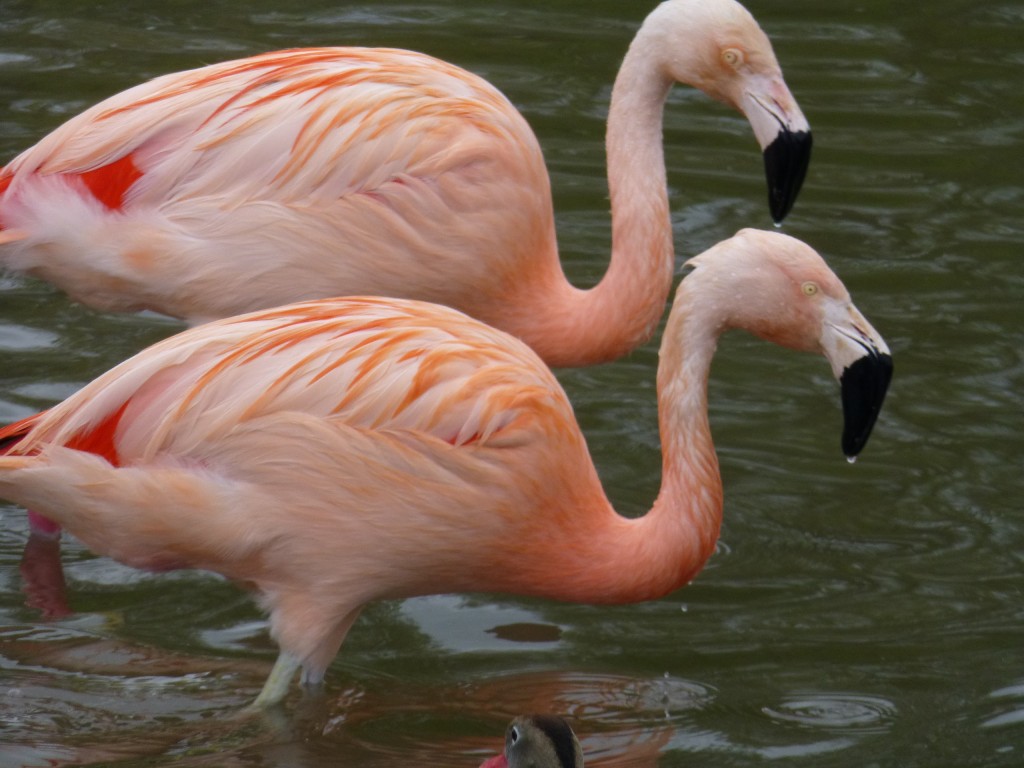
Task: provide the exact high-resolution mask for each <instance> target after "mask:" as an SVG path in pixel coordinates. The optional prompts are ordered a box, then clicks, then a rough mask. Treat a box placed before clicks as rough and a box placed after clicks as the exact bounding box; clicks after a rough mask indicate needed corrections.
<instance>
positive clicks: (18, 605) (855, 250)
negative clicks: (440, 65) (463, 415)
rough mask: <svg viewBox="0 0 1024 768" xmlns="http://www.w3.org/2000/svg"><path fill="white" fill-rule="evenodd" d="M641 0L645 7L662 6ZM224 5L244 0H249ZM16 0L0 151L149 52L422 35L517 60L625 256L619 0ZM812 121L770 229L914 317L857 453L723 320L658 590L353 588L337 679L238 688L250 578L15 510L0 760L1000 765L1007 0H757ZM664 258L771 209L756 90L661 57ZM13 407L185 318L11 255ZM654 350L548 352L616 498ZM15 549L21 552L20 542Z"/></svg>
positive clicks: (573, 172) (831, 398) (758, 220)
mask: <svg viewBox="0 0 1024 768" xmlns="http://www.w3.org/2000/svg"><path fill="white" fill-rule="evenodd" d="M652 4H653V3H650V4H648V5H652ZM232 5H234V7H231V6H232ZM279 6H280V4H277V5H272V4H270V3H268V2H265V0H257V2H251V3H246V4H210V3H198V2H191V1H189V2H180V3H175V4H171V5H166V4H165V6H160V7H159V8H158V7H157V6H156V5H154V4H152V3H141V2H136V1H135V0H131V1H129V2H122V3H118V4H115V5H111V6H105V5H102V4H100V5H96V4H88V3H81V2H77V0H62V2H60V3H34V4H23V3H22V4H18V3H13V4H11V3H8V4H7V5H6V6H4V13H3V14H2V18H3V24H2V25H0V41H2V45H0V104H2V106H3V107H4V109H3V110H2V112H0V114H2V115H3V119H2V121H0V127H2V129H0V155H2V157H3V158H8V157H11V156H13V155H14V154H15V153H16V152H17V151H18V150H19V149H22V148H24V147H26V146H28V145H29V144H31V143H32V142H34V141H35V140H37V139H38V138H39V137H41V136H42V135H43V134H44V133H45V132H46V131H48V130H50V129H52V128H53V127H55V126H56V125H58V124H59V123H60V122H62V121H63V120H65V119H67V117H69V116H70V115H72V114H75V113H77V112H79V111H81V110H82V109H83V108H85V107H86V106H88V105H89V104H91V103H93V102H95V101H97V100H99V99H100V98H103V97H105V96H107V95H110V94H111V93H113V92H116V91H118V90H121V89H123V88H126V87H128V86H130V85H133V84H135V83H137V82H139V81H140V80H142V79H145V78H147V77H150V76H153V75H156V74H159V73H162V72H168V71H174V70H179V69H184V68H186V67H191V66H195V65H197V64H200V63H207V62H212V61H215V60H220V59H225V58H230V57H235V56H240V55H245V54H247V53H251V52H256V51H262V50H267V49H272V48H278V47H286V46H291V45H308V44H321V43H322V44H334V43H337V44H368V43H373V44H381V45H395V46H403V47H411V48H416V49H420V50H424V51H427V52H429V53H433V54H435V55H439V56H441V57H443V58H446V59H448V60H451V61H454V62H456V63H458V64H460V65H463V66H466V67H468V68H470V69H472V70H474V71H476V72H479V73H480V74H482V75H484V76H485V77H487V78H489V79H490V80H492V81H493V82H495V83H496V84H498V85H499V87H501V88H502V89H503V90H504V91H505V92H506V93H507V94H508V95H509V97H510V98H511V99H512V101H513V102H514V103H515V104H516V105H517V106H518V107H519V108H520V109H521V110H522V111H523V113H524V114H525V115H526V116H527V118H528V119H529V120H530V122H531V124H532V125H533V126H534V128H535V130H536V131H537V133H538V135H539V136H540V138H541V141H542V144H543V146H544V149H545V155H546V158H547V161H548V164H549V168H550V169H551V173H552V179H553V185H554V190H555V196H556V210H557V211H558V227H559V237H560V245H561V250H562V253H563V254H564V258H565V261H566V265H567V266H566V268H567V271H568V272H569V274H570V276H571V277H572V278H573V279H574V280H575V281H576V282H578V283H579V284H590V283H593V282H594V281H595V280H596V279H597V278H598V276H599V275H600V274H601V273H602V272H603V270H604V268H605V266H606V261H607V254H608V232H609V223H608V212H607V208H608V202H607V198H606V194H607V190H606V186H605V182H604V179H603V174H604V161H603V151H602V140H603V119H604V112H605V109H606V106H607V99H608V94H609V90H610V84H611V81H612V78H613V76H614V72H615V69H616V67H617V65H618V61H619V59H620V57H621V55H622V53H623V52H624V50H625V47H626V45H627V44H628V41H629V38H630V35H631V33H632V30H633V29H634V28H635V26H636V24H637V23H638V21H639V19H640V17H641V16H642V15H643V11H644V10H646V9H645V8H644V9H641V8H640V7H639V6H637V5H635V4H630V3H621V2H617V1H615V2H613V0H593V2H589V3H587V4H586V8H585V9H584V8H583V6H581V5H580V4H578V3H571V2H565V1H564V0H550V1H549V2H546V3H543V4H536V3H521V2H520V3H510V2H506V0H495V1H494V2H487V3H482V2H478V3H463V2H455V1H454V0H434V1H433V2H426V3H414V2H409V0H402V1H401V2H388V1H387V0H381V2H374V3H354V4H353V3H343V4H341V5H340V6H339V4H338V3H336V2H330V3H329V2H321V1H320V0H311V1H310V2H308V3H304V4H303V6H302V7H301V8H298V7H295V8H282V7H279ZM749 6H750V8H751V9H752V10H753V11H754V13H755V15H757V16H758V18H759V19H760V20H761V21H762V23H763V25H764V26H765V28H766V29H767V31H768V32H769V34H770V35H771V36H772V38H773V40H774V42H775V47H776V51H777V53H778V55H779V58H780V60H781V61H782V63H783V66H784V68H785V71H786V77H787V80H788V82H789V84H790V85H791V86H792V89H793V91H794V93H795V94H796V96H797V98H798V99H799V101H800V103H801V106H802V107H803V109H804V111H805V113H806V114H807V116H808V119H809V120H810V122H811V124H812V127H813V129H814V132H815V156H814V159H813V162H812V164H811V169H810V172H809V175H808V179H807V183H806V185H805V188H804V190H803V193H802V195H801V198H800V200H799V201H798V202H797V205H796V207H795V209H794V212H793V215H792V216H791V217H790V219H788V220H787V222H786V228H785V231H787V232H788V233H790V234H793V235H795V236H798V237H801V238H803V239H805V240H807V241H808V242H810V243H811V244H813V245H814V246H815V247H816V248H817V249H818V250H820V251H821V252H822V253H823V254H824V255H825V256H826V257H827V258H828V260H829V261H830V263H831V264H832V266H833V267H834V268H835V269H836V271H837V272H838V273H839V275H840V276H841V277H842V278H843V279H844V281H845V282H846V284H847V285H848V286H849V287H850V289H851V292H852V293H853V295H854V298H855V300H856V301H857V304H858V305H859V306H860V307H861V308H862V309H863V310H864V311H865V313H866V314H867V315H868V316H870V317H871V318H872V321H873V322H874V324H875V325H876V327H878V329H879V330H880V331H881V332H882V334H883V335H884V336H885V337H886V339H887V341H888V342H889V343H890V346H891V347H892V348H893V352H894V358H895V362H896V376H895V379H894V383H893V388H892V391H891V393H890V396H889V399H888V402H887V403H886V408H885V411H884V412H883V414H882V416H881V419H880V421H879V425H878V427H877V428H876V433H875V435H874V437H873V438H872V443H871V445H870V446H869V448H868V450H867V451H866V452H865V454H864V455H863V456H862V458H861V460H860V461H858V462H857V464H856V465H853V466H850V465H847V464H846V463H845V462H843V461H842V457H841V455H840V452H839V450H838V430H839V413H838V406H837V398H836V391H835V385H834V382H832V381H831V377H830V376H829V375H828V371H827V370H824V369H823V368H822V366H821V365H820V362H819V361H816V360H812V359H809V358H808V359H805V358H803V357H799V356H795V355H791V354H789V355H787V354H785V353H783V352H780V351H779V350H776V349H769V348H766V347H765V346H764V345H761V344H758V343H755V342H753V341H750V340H747V339H744V338H726V339H724V340H723V343H722V345H721V350H720V356H719V358H718V359H717V360H716V363H715V369H714V380H713V382H712V386H711V402H712V423H713V428H714V434H715V439H716V444H717V445H718V447H719V452H720V456H721V460H722V468H723V475H724V480H725V490H726V517H725V522H724V525H723V539H722V542H721V544H720V546H719V548H718V550H717V552H716V554H715V556H714V557H713V558H712V561H711V562H710V564H709V566H708V567H707V568H706V569H705V571H704V572H703V573H702V574H701V575H700V576H699V577H698V579H697V580H696V581H695V582H694V584H692V585H691V586H690V587H688V588H687V589H686V590H685V591H682V592H680V593H679V594H678V595H673V596H670V597H669V598H666V599H664V600H660V601H655V602H653V603H648V604H645V605H638V606H624V607H616V608H593V607H588V606H570V605H556V604H550V603H546V602H543V601H533V600H515V599H505V598H502V599H495V598H492V597H489V596H471V597H451V598H449V597H438V598H427V599H423V600H418V601H409V602H407V603H403V604H383V605H379V606H374V607H372V608H371V609H369V610H368V611H367V612H366V614H365V615H364V616H363V617H362V618H361V619H360V621H359V622H358V623H357V625H356V627H355V628H354V630H353V632H352V634H351V636H350V638H349V639H348V640H347V641H346V644H345V648H344V649H343V650H342V653H341V654H340V655H339V658H338V661H337V662H336V663H335V664H334V666H333V667H332V669H331V670H330V672H329V675H328V680H327V685H326V687H325V689H324V691H323V693H322V694H321V695H320V696H306V697H303V696H301V695H300V694H299V693H298V691H296V692H295V693H294V694H293V696H292V697H291V698H290V699H289V706H288V708H287V709H286V710H284V711H282V712H279V713H277V716H276V717H273V718H266V719H252V718H248V719H246V718H240V717H239V716H238V713H239V711H240V710H241V708H242V707H243V706H244V704H245V703H247V702H248V701H250V700H251V699H252V698H253V697H254V696H255V694H256V692H257V691H258V690H259V687H260V685H261V684H262V682H263V679H264V676H265V675H266V673H267V670H268V669H269V667H270V665H271V663H272V661H273V658H274V655H275V649H274V647H273V644H272V643H271V641H270V640H269V639H268V638H267V636H266V631H265V623H264V622H263V620H262V617H261V615H260V613H259V612H258V610H257V609H256V608H255V606H254V605H253V604H252V603H251V601H250V600H249V598H248V597H247V596H246V595H244V594H243V593H242V592H240V591H239V590H238V589H237V588H236V587H235V586H234V585H231V584H228V583H226V582H224V581H222V580H219V579H215V578H212V577H209V576H206V575H203V574H194V573H185V574H162V575H148V574H138V573H137V572H134V571H131V570H130V569H126V568H122V567H120V566H117V565H115V564H112V563H111V562H110V561H107V560H103V559H102V558H94V557H92V556H91V555H90V554H89V553H87V552H86V551H85V550H84V549H83V548H82V547H81V546H80V545H78V544H77V543H76V542H74V541H71V540H67V539H65V541H64V542H63V543H62V547H61V549H62V553H61V557H62V559H63V562H64V565H65V570H64V573H65V575H66V578H67V584H66V590H65V589H64V588H63V585H62V584H61V582H60V571H59V570H58V569H54V568H53V565H54V563H55V559H54V558H55V554H56V549H55V547H54V546H53V543H52V542H50V543H47V542H46V541H45V540H42V539H38V540H30V539H29V535H28V526H27V524H26V522H25V516H24V512H23V511H21V510H18V509H16V508H13V507H9V506H3V507H0V765H2V766H7V765H11V766H17V765H29V766H36V765H38V766H44V765H46V766H57V765H82V764H90V763H93V764H97V763H98V764H108V765H109V764H117V765H120V766H133V765H135V766H141V765H147V766H153V765H175V766H232V765H239V766H241V765H245V766H253V765H259V766H277V765H280V766H310V767H314V766H326V765H338V764H343V765H346V766H389V768H390V767H391V766H395V765H399V764H409V765H416V764H422V765H445V766H467V767H468V766H476V765H479V763H480V762H481V761H482V760H483V759H484V758H485V757H487V756H490V755H492V754H494V753H496V752H497V751H498V750H499V749H500V747H501V742H502V734H503V732H504V728H505V725H506V723H507V721H508V719H509V718H511V717H512V716H513V715H515V714H519V713H521V712H528V711H554V712H561V713H563V714H567V715H569V716H571V717H573V718H575V721H574V725H575V727H576V729H577V731H578V733H579V734H580V737H581V740H582V742H583V745H584V748H585V751H586V753H587V755H588V763H587V764H588V766H590V765H596V766H606V767H607V766H645V765H655V764H657V765H659V766H676V765H686V766H692V765H716V766H745V765H755V764H756V765H760V764H763V763H764V762H766V761H783V762H786V763H787V764H789V763H793V764H796V765H814V766H816V768H827V767H828V766H847V765H850V766H852V765H856V766H866V765H874V766H900V767H901V768H903V767H905V766H929V767H931V766H937V765H979V766H1016V765H1019V764H1020V762H1021V752H1022V751H1024V683H1022V674H1024V646H1022V644H1021V642H1020V628H1021V624H1022V620H1024V609H1022V608H1021V605H1022V600H1021V598H1022V592H1024V590H1022V583H1021V579H1022V576H1021V572H1022V568H1021V565H1022V562H1021V553H1022V552H1024V520H1022V510H1021V503H1020V499H1021V498H1024V493H1022V491H1024V484H1022V482H1021V479H1020V476H1021V463H1020V458H1019V457H1020V456H1021V454H1022V444H1021V443H1022V441H1021V434H1022V432H1024V430H1022V427H1024V419H1022V415H1024V414H1022V410H1021V407H1020V393H1021V392H1022V391H1024V365H1022V364H1021V353H1020V350H1021V349H1024V331H1022V326H1024V324H1022V323H1021V319H1022V310H1021V307H1022V306H1024V304H1022V300H1024V269H1022V268H1021V245H1020V244H1021V242H1022V241H1024V183H1022V180H1021V176H1020V163H1019V158H1020V156H1021V150H1022V145H1024V97H1022V95H1021V90H1020V87H1019V83H1020V77H1019V70H1020V65H1021V63H1022V62H1024V56H1022V54H1021V49H1020V44H1019V38H1020V25H1021V22H1022V21H1024V13H1022V11H1021V9H1020V8H1019V5H1018V4H1014V3H1010V2H1002V3H1000V2H997V3H994V4H988V5H987V6H981V5H978V4H971V3H962V2H954V1H953V0H938V1H937V2H934V3H930V4H926V5H908V6H900V5H898V4H891V3H878V2H874V3H872V2H868V3H864V2H859V3H848V2H838V3H829V4H821V3H810V2H807V1H806V0H795V2H791V3H785V4H778V3H767V2H763V1H760V0H759V1H758V2H754V1H753V0H751V2H750V3H749ZM665 140H666V160H667V164H668V167H669V185H670V193H671V200H672V207H673V223H674V225H675V227H676V232H677V238H676V243H677V248H678V251H679V255H680V261H681V260H682V258H683V257H685V256H689V255H692V254H694V253H696V252H699V251H700V250H702V249H703V248H705V247H707V246H709V245H710V244H712V243H714V242H716V241H718V240H720V239H723V238H724V237H727V236H729V235H731V234H732V233H733V232H734V231H735V230H736V229H739V228H740V227H743V226H760V227H767V226H769V225H770V222H769V221H767V217H766V214H765V211H764V201H763V194H764V192H763V179H762V178H761V168H760V160H759V158H757V157H756V156H755V152H754V147H753V146H752V142H751V141H750V137H749V130H748V128H747V127H746V125H745V123H744V121H743V119H742V118H741V117H740V116H738V115H732V114H730V113H728V112H726V111H724V109H723V108H722V107H721V105H717V104H713V103H710V102H708V101H707V100H706V99H704V98H703V97H700V96H699V95H697V94H695V93H693V92H692V91H688V90H685V89H677V90H676V91H675V92H674V93H673V95H672V97H671V99H670V101H669V104H668V108H667V110H666V126H665ZM0 293H2V296H3V302H0V371H2V374H0V420H2V421H5V422H6V421H12V420H14V419H18V418H22V417H24V416H27V415H29V414H31V413H33V412H35V411H38V410H41V409H44V408H46V407H48V406H50V405H52V404H53V403H54V402H56V401H58V400H60V399H61V398H63V397H65V396H67V395H68V394H70V393H71V392H73V391H74V390H75V389H77V388H78V387H80V386H81V385H82V384H83V383H84V382H86V381H88V380H89V379H90V378H92V377H93V376H95V375H96V374H97V373H99V372H101V371H103V370H105V369H107V368H109V367H110V366H112V365H114V364H115V363H117V362H119V361H120V360H122V359H123V358H124V357H127V356H128V355H129V354H131V353H132V352H134V351H136V350H138V349H141V348H142V347H144V346H146V345H148V344H151V343H153V342H154V341H156V340H157V339H159V338H162V337H164V336H166V335H168V334H169V333H172V332H173V331H175V330H177V329H178V328H180V325H179V324H177V323H175V322H172V321H168V320H166V319H164V318H157V317H154V316H151V315H140V316H128V317H114V316H100V315H96V314H94V313H91V312H88V311H86V310H84V309H82V308H80V307H77V306H75V305H72V304H70V303H69V302H67V301H66V300H65V299H64V298H63V297H62V296H60V295H57V294H55V293H54V292H53V291H52V290H50V289H49V288H47V287H46V286H44V285H41V284H39V283H35V282H33V281H30V280H23V279H14V278H4V279H3V280H2V281H0ZM655 350H656V347H655V346H654V344H653V343H652V344H651V345H648V346H647V347H645V348H643V349H641V350H638V351H637V352H635V353H634V354H633V355H631V356H630V357H629V358H628V359H626V360H622V361H620V362H618V363H616V364H614V365H609V366H602V367H600V368H596V369H588V370H581V371H565V372H561V373H560V374H559V375H560V378H561V379H562V381H563V382H564V383H565V385H566V388H567V390H568V391H569V394H570V397H571V398H572V400H573V403H574V406H575V407H576V409H577V413H578V416H579V418H580V421H581V423H582V424H583V426H584V429H585V431H586V433H587V436H588V439H589V440H590V442H591V448H592V451H593V453H594V455H595V459H596V461H597V463H598V467H599V469H600V471H601V474H602V478H603V480H604V482H605V484H606V487H607V488H608V492H609V495H610V496H611V498H612V500H613V501H614V502H615V504H616V505H617V506H618V507H619V508H620V509H622V510H623V511H624V512H626V513H628V514H638V513H641V512H642V511H644V510H646V509H647V508H648V507H649V505H650V502H651V500H652V497H653V495H654V493H655V492H656V490H657V487H658V479H659V476H658V473H659V470H660V455H659V447H658V439H657V432H656V410H655V405H654V395H653V386H654V369H655V366H656V364H657V354H656V351H655ZM26 543H28V544H29V550H28V551H27V552H26V553H25V555H24V560H23V559H22V558H23V550H24V548H25V545H26Z"/></svg>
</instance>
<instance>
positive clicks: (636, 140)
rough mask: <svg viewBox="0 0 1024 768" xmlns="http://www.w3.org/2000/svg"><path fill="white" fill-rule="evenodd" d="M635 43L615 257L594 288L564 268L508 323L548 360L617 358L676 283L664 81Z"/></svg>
mask: <svg viewBox="0 0 1024 768" xmlns="http://www.w3.org/2000/svg"><path fill="white" fill-rule="evenodd" d="M638 40H640V37H639V36H638V38H637V40H634V42H633V44H632V45H631V46H630V49H629V52H628V53H627V54H626V57H625V59H624V61H623V63H622V67H621V68H620V70H619V74H618V77H617V78H616V80H615V86H614V88H613V90H612V98H611V105H610V108H609V112H608V129H607V137H606V150H607V156H608V157H607V162H608V190H609V195H610V197H611V214H612V254H611V262H610V264H609V267H608V271H607V272H606V273H605V275H604V277H603V278H602V279H601V281H600V283H598V285H596V286H595V287H594V288H592V289H590V290H580V289H578V288H575V287H573V286H572V285H571V284H570V283H569V282H568V281H567V280H566V279H565V276H564V273H562V272H561V266H560V264H559V262H558V261H557V256H556V258H555V259H554V260H553V261H554V264H555V265H556V267H555V268H556V269H557V270H558V275H556V276H550V278H549V279H546V280H544V281H543V284H542V285H540V286H537V285H532V286H528V285H524V286H523V289H524V291H527V292H529V295H528V296H527V297H525V298H527V299H528V301H524V302H523V304H522V306H523V307H524V312H523V314H522V315H521V316H520V318H519V321H520V327H512V328H509V330H510V331H512V332H513V333H515V334H516V335H518V336H520V337H521V338H523V339H524V340H525V341H526V342H527V343H528V344H529V345H530V346H531V347H533V348H534V349H535V350H536V351H537V352H538V353H539V354H540V356H541V357H542V358H544V360H545V361H546V362H548V364H550V365H553V366H580V365H592V364H596V363H602V362H607V361H609V360H614V359H616V358H618V357H621V356H622V355H624V354H626V353H627V352H629V351H630V350H632V349H635V348H636V347H637V346H639V345H640V344H642V343H644V342H646V341H647V340H648V339H650V338H651V336H652V335H653V334H654V331H655V329H656V328H657V325H658V321H659V319H660V318H661V316H662V314H663V313H664V310H665V302H666V300H667V297H668V293H669V290H670V289H671V287H672V275H673V271H674V267H675V264H674V261H675V250H674V247H673V241H672V223H671V220H670V216H669V204H668V192H667V189H666V176H665V158H664V151H663V148H662V120H663V113H664V105H665V99H666V97H667V95H668V92H669V89H670V88H671V84H672V83H671V80H670V79H668V78H667V77H666V76H665V75H664V74H663V73H662V72H661V71H660V69H659V68H658V66H657V65H656V64H655V62H654V61H653V58H652V57H651V56H650V55H649V53H648V46H645V45H642V44H638V42H637V41H638Z"/></svg>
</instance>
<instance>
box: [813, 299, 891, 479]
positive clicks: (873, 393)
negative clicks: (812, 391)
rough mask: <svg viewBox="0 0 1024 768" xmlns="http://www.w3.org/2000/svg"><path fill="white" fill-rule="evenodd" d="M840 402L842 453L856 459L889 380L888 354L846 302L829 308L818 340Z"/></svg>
mask: <svg viewBox="0 0 1024 768" xmlns="http://www.w3.org/2000/svg"><path fill="white" fill-rule="evenodd" d="M821 343H822V347H823V351H824V353H825V356H826V357H827V358H828V359H829V362H830V363H831V364H832V372H833V374H834V375H835V377H836V378H837V379H839V383H840V388H841V390H842V402H843V438H842V448H843V453H844V454H845V455H846V456H847V458H849V459H854V458H856V456H857V454H859V453H860V452H861V451H862V450H863V449H864V446H865V445H867V442H868V438H869V437H870V436H871V430H872V428H873V427H874V426H875V421H876V420H877V419H878V414H879V413H880V412H881V410H882V403H883V402H884V401H885V394H886V392H887V391H888V389H889V382H890V381H891V380H892V368H893V366H892V355H891V354H890V353H889V348H888V347H887V346H886V344H885V341H884V340H883V339H882V337H881V336H880V335H879V333H878V332H877V331H876V330H875V329H874V328H872V327H871V325H870V324H869V323H868V321H867V320H866V319H864V316H863V315H862V314H861V313H860V312H859V311H857V308H856V307H854V306H853V305H852V304H850V303H848V302H844V303H843V304H841V305H835V306H833V307H830V309H829V311H828V312H827V313H826V319H825V323H824V332H823V334H822V339H821Z"/></svg>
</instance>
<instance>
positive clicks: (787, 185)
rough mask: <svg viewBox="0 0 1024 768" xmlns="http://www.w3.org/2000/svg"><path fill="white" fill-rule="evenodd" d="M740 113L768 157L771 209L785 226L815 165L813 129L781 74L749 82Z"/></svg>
mask: <svg viewBox="0 0 1024 768" xmlns="http://www.w3.org/2000/svg"><path fill="white" fill-rule="evenodd" d="M740 109H741V111H742V112H743V114H744V115H746V117H747V120H749V121H750V125H751V127H752V128H753V129H754V136H755V137H756V138H757V142H758V144H760V145H761V151H762V153H763V154H764V171H765V176H766V178H767V181H768V209H769V211H770V212H771V215H772V220H773V221H774V222H775V223H776V224H781V223H782V220H783V219H785V218H786V215H787V214H788V213H789V212H790V210H792V208H793V203H795V202H796V198H797V195H799V194H800V188H801V187H802V186H803V183H804V178H805V177H806V176H807V167H808V166H809V165H810V163H811V146H812V144H813V141H812V139H811V127H810V125H808V123H807V118H805V117H804V115H803V113H802V112H801V111H800V107H799V105H797V103H796V99H794V98H793V95H792V94H791V93H790V92H789V88H788V87H786V83H785V81H783V79H782V76H781V74H776V75H774V76H755V77H753V78H751V79H750V80H748V81H747V87H746V88H745V90H744V91H743V95H742V98H741V99H740Z"/></svg>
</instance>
